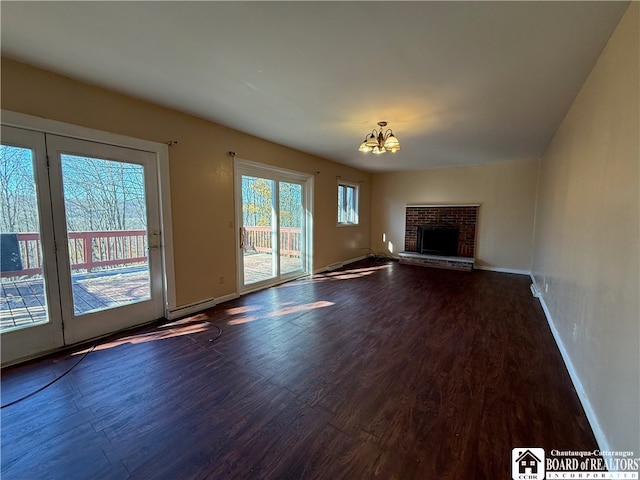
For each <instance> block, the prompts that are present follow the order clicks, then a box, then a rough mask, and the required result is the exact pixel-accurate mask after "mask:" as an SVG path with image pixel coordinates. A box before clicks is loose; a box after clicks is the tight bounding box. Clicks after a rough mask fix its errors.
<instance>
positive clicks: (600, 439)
mask: <svg viewBox="0 0 640 480" xmlns="http://www.w3.org/2000/svg"><path fill="white" fill-rule="evenodd" d="M530 276H531V281H532V282H533V283H532V285H534V286H535V278H534V277H533V274H531V275H530ZM536 291H537V288H536ZM537 298H538V300H540V305H541V306H542V310H543V311H544V315H545V317H546V318H547V323H548V324H549V328H550V329H551V333H552V334H553V338H554V340H555V342H556V345H557V346H558V350H560V354H561V355H562V360H563V361H564V364H565V366H566V367H567V371H568V372H569V376H570V377H571V381H572V382H573V387H574V388H575V390H576V393H577V394H578V398H579V399H580V403H581V404H582V408H583V409H584V413H585V414H586V415H587V420H588V421H589V425H591V430H592V431H593V435H594V437H596V442H597V443H598V447H599V448H600V451H603V452H607V451H611V446H610V445H609V441H608V440H607V437H606V435H605V434H604V432H603V431H602V427H601V426H600V422H598V417H597V416H596V413H595V411H594V410H593V407H592V406H591V402H589V396H588V395H587V392H586V390H585V389H584V386H583V385H582V382H581V381H580V377H579V376H578V372H576V369H575V367H574V366H573V362H572V361H571V357H570V356H569V352H568V351H567V349H566V348H565V346H564V343H563V342H562V338H561V337H560V333H559V332H558V329H557V328H556V325H555V323H554V321H553V318H552V317H551V312H549V308H548V307H547V304H546V303H545V301H544V298H543V297H542V295H541V294H539V295H538V296H537Z"/></svg>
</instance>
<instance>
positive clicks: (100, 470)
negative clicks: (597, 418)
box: [1, 261, 597, 480]
mask: <svg viewBox="0 0 640 480" xmlns="http://www.w3.org/2000/svg"><path fill="white" fill-rule="evenodd" d="M529 283H530V280H529V278H528V277H526V276H519V275H510V274H504V273H493V272H485V271H474V272H471V273H466V272H454V271H447V270H436V269H428V268H422V267H414V266H408V265H399V264H397V263H393V262H392V263H376V262H373V261H364V262H359V263H358V264H352V265H350V266H348V267H347V268H345V269H343V270H341V271H334V272H331V273H327V274H323V275H317V276H314V277H313V278H306V279H302V280H298V281H294V282H290V283H286V284H283V285H281V286H279V287H276V288H271V289H267V290H263V291H260V292H256V293H253V294H249V295H245V296H243V297H241V298H239V299H237V300H234V301H232V302H228V303H225V304H221V305H218V306H216V307H215V308H213V309H211V310H208V311H206V312H203V313H202V314H198V315H195V316H193V317H190V318H186V319H183V320H181V321H177V322H173V323H168V324H163V325H156V326H153V327H147V328H145V329H139V330H137V331H134V332H129V333H127V334H126V335H118V336H114V337H113V338H111V339H109V340H105V341H104V342H102V343H101V344H100V345H98V346H97V347H96V349H95V350H94V351H93V352H91V353H89V354H88V355H87V356H86V358H84V360H83V361H82V362H81V363H79V364H78V365H77V367H76V368H74V369H73V370H72V371H71V372H70V373H69V374H68V375H66V376H64V377H63V378H62V379H61V380H60V381H58V382H56V383H54V384H53V385H52V386H50V387H49V388H47V389H46V390H44V391H43V392H41V393H39V394H37V395H35V396H33V397H31V398H28V399H26V400H24V401H22V402H20V403H17V404H15V405H12V406H9V407H7V408H5V409H3V410H2V432H1V434H2V478H3V480H8V479H25V478H60V479H63V478H64V479H68V478H100V479H108V478H113V479H126V478H140V479H148V478H153V479H205V478H207V479H245V478H246V479H254V478H263V479H314V478H317V479H369V478H381V479H391V478H397V479H421V480H422V479H438V480H447V479H450V480H454V479H455V480H475V479H486V480H498V479H507V478H511V470H510V469H511V449H512V448H514V447H522V446H525V447H531V446H535V447H541V448H546V449H547V451H549V450H550V449H552V448H556V449H559V450H593V449H596V448H597V445H596V443H595V440H594V438H593V435H592V433H591V430H590V428H589V425H588V423H587V419H586V417H585V414H584V413H583V411H582V408H581V406H580V402H579V400H578V398H577V396H576V393H575V391H574V390H573V388H572V384H571V381H570V379H569V375H568V373H567V371H566V369H565V367H564V365H563V363H562V360H561V356H560V353H559V352H558V349H557V347H556V346H555V344H554V341H553V337H552V335H551V332H550V330H549V328H548V326H547V323H546V320H545V318H544V315H543V312H542V310H541V308H540V305H539V303H538V301H537V300H536V299H534V298H532V296H531V293H530V291H529ZM213 324H215V325H217V326H219V327H220V328H221V329H222V330H223V333H222V335H221V336H220V337H219V338H217V336H218V328H217V327H216V326H214V325H213ZM80 353H82V351H79V352H78V354H71V353H67V354H59V355H57V356H52V357H49V358H45V359H42V360H39V361H35V362H31V363H30V364H25V365H22V366H17V367H12V368H9V369H5V371H4V372H3V375H2V404H3V405H4V404H7V403H8V402H11V401H12V400H14V399H16V398H18V397H20V396H22V395H24V394H25V393H28V392H30V391H32V390H34V389H36V388H38V387H40V386H41V385H43V384H46V383H47V382H49V381H51V380H52V379H53V378H55V377H56V376H57V375H60V374H62V373H63V372H65V371H66V370H67V369H68V368H69V367H70V366H71V365H73V364H74V363H75V362H77V361H78V358H80V356H79V355H80Z"/></svg>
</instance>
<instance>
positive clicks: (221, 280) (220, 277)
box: [218, 275, 224, 284]
mask: <svg viewBox="0 0 640 480" xmlns="http://www.w3.org/2000/svg"><path fill="white" fill-rule="evenodd" d="M218 283H220V284H223V283H224V277H223V276H222V275H220V276H219V277H218Z"/></svg>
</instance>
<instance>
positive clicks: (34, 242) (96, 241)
mask: <svg viewBox="0 0 640 480" xmlns="http://www.w3.org/2000/svg"><path fill="white" fill-rule="evenodd" d="M16 235H17V237H18V252H19V255H20V260H21V263H22V270H14V271H7V272H2V274H1V275H2V277H16V276H22V275H37V274H40V273H42V256H41V255H40V252H41V251H42V250H41V245H40V242H41V241H40V234H39V233H18V234H16ZM68 248H69V260H70V262H71V270H86V271H87V272H91V270H92V269H94V268H96V267H107V266H114V265H123V266H124V265H132V264H136V263H143V262H146V261H147V232H146V231H145V230H114V231H108V232H69V234H68Z"/></svg>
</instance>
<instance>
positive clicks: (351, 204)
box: [338, 182, 358, 225]
mask: <svg viewBox="0 0 640 480" xmlns="http://www.w3.org/2000/svg"><path fill="white" fill-rule="evenodd" d="M357 224H358V186H357V185H354V184H351V183H345V182H339V183H338V225H357Z"/></svg>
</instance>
